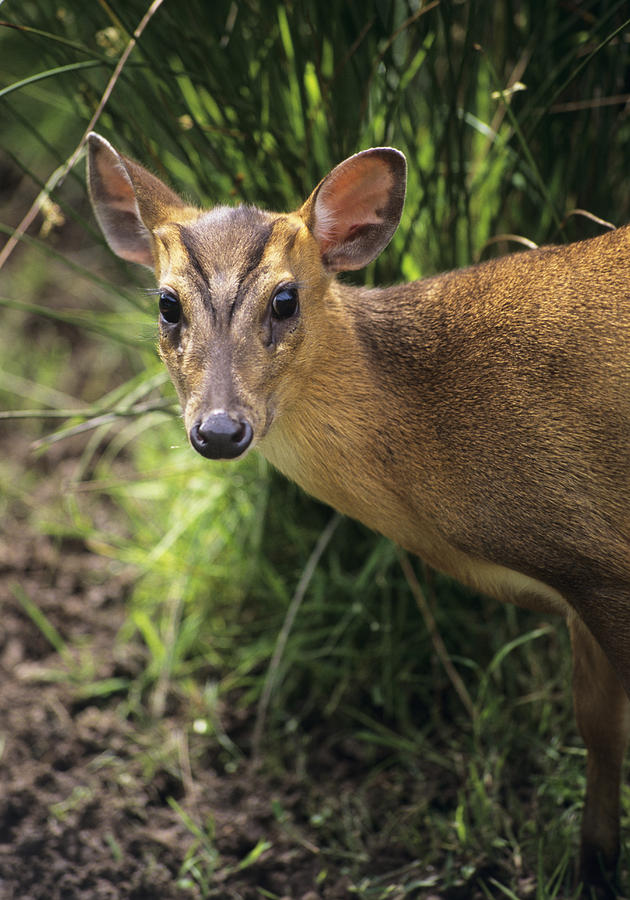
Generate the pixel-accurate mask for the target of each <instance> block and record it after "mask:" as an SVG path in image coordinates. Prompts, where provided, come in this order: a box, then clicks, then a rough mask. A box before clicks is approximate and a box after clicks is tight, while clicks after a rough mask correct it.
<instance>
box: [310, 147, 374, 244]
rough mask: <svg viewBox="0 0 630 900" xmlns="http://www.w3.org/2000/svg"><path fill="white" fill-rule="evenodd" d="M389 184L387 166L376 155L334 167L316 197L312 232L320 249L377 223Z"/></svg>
mask: <svg viewBox="0 0 630 900" xmlns="http://www.w3.org/2000/svg"><path fill="white" fill-rule="evenodd" d="M391 188H392V176H391V173H390V170H389V168H388V166H387V165H386V164H385V163H383V162H382V161H381V160H379V159H369V158H368V159H366V158H363V159H359V160H357V161H356V162H352V163H346V165H342V166H341V167H340V171H339V172H334V171H333V172H332V173H331V175H330V177H329V178H328V179H327V180H326V182H325V183H324V184H323V185H322V187H321V190H320V191H319V194H318V195H317V199H316V201H315V227H314V232H315V237H316V238H317V240H318V241H319V244H320V248H321V251H322V253H325V252H326V251H327V250H329V249H330V248H331V247H334V246H338V245H340V244H343V243H345V242H346V241H347V240H349V239H350V238H352V236H353V235H354V234H355V233H356V232H357V231H359V230H360V229H362V228H363V227H365V226H366V225H380V224H381V223H382V222H383V221H384V217H383V210H384V209H386V208H387V203H388V199H389V196H390V192H391Z"/></svg>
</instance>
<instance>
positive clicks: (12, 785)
mask: <svg viewBox="0 0 630 900" xmlns="http://www.w3.org/2000/svg"><path fill="white" fill-rule="evenodd" d="M127 587H128V585H127V584H126V583H125V579H124V577H121V576H120V575H118V576H115V575H112V573H111V571H110V567H109V564H108V563H107V561H106V560H103V559H100V558H98V557H97V556H95V555H94V554H93V553H90V552H89V550H88V549H87V548H85V547H83V546H81V545H80V544H77V543H76V542H68V541H65V542H64V541H58V540H55V539H53V538H49V537H46V536H42V535H40V534H36V533H34V532H33V531H31V530H30V528H29V527H28V525H27V524H26V523H25V522H24V521H20V519H19V517H8V518H7V519H6V520H5V522H4V533H3V535H2V537H1V538H0V604H1V610H2V629H1V631H0V683H1V685H2V690H1V696H0V748H1V761H0V898H2V900H10V898H20V900H57V898H59V900H62V898H63V900H88V898H89V900H106V898H107V900H113V898H128V900H145V898H146V900H155V898H163V900H168V898H171V897H172V898H175V897H177V898H183V897H191V898H192V897H199V896H202V893H201V891H202V887H201V886H200V884H199V881H200V880H201V878H198V879H195V878H194V877H193V876H192V875H191V874H189V875H188V876H186V873H185V868H186V867H185V860H186V859H187V858H189V859H194V858H199V862H198V867H199V868H200V869H201V870H202V874H203V877H205V879H206V880H207V890H208V891H209V892H211V893H208V894H207V895H208V896H209V895H212V896H217V897H225V898H232V897H233V898H250V897H251V898H260V897H261V896H263V895H262V894H261V893H260V891H259V888H263V889H264V890H267V891H268V892H269V893H270V895H276V896H278V897H296V898H305V900H306V898H308V900H314V898H315V897H318V896H320V894H319V892H318V890H317V888H316V885H317V875H318V872H319V871H320V870H321V869H322V865H321V860H320V859H319V858H318V851H317V846H316V844H315V843H314V841H313V839H312V837H309V835H308V834H307V833H306V832H303V830H302V827H301V826H299V825H298V824H297V823H296V822H295V821H293V822H287V821H284V822H283V823H282V824H281V823H279V822H278V818H277V813H274V809H276V810H277V809H279V808H281V809H282V811H283V817H285V819H286V817H287V816H288V818H289V820H290V819H292V818H293V814H292V810H293V809H294V808H295V806H296V803H298V802H299V801H298V800H297V799H296V797H297V795H296V790H295V785H293V784H291V779H290V778H289V780H288V783H286V784H284V785H280V784H275V785H273V784H271V783H270V782H269V781H268V780H267V781H266V782H265V779H263V778H262V776H260V775H257V774H256V773H253V772H252V771H250V770H249V769H248V767H247V766H245V765H243V766H240V767H239V768H238V771H236V772H233V773H231V774H228V773H226V772H225V770H223V771H219V770H218V768H217V767H216V766H215V765H213V759H212V752H213V749H212V747H209V746H208V743H209V742H207V741H206V742H204V741H203V740H202V739H201V738H198V739H197V738H196V736H194V735H193V736H192V740H193V741H196V743H195V745H194V746H191V743H190V741H191V736H190V734H189V732H190V711H189V710H188V711H186V710H182V711H180V712H179V713H178V711H177V710H169V711H168V712H167V713H166V714H165V715H164V716H163V717H161V718H160V719H159V720H155V719H153V720H152V719H150V718H148V717H147V719H146V720H145V721H138V720H137V717H136V720H135V721H131V720H130V719H129V717H128V716H126V715H125V710H124V708H123V705H122V700H121V697H122V696H123V693H122V692H123V688H124V686H125V684H126V683H127V681H128V680H129V679H133V678H134V677H136V676H137V675H138V673H139V671H140V668H141V666H142V654H141V650H140V648H137V652H135V651H133V649H132V651H131V652H129V645H128V644H126V645H125V648H124V651H123V649H121V648H122V643H117V640H116V637H117V632H118V629H119V628H120V626H121V624H122V622H123V619H124V601H125V594H126V591H127ZM24 596H26V598H31V600H32V601H33V602H34V603H36V605H37V607H38V608H39V609H40V610H41V612H42V613H43V614H44V615H45V617H46V620H47V622H48V623H49V624H50V625H51V626H52V627H53V628H54V629H55V630H56V632H57V633H58V634H59V635H60V636H62V638H63V641H64V644H65V648H64V649H62V653H61V655H60V653H58V652H56V651H55V650H54V649H53V647H52V645H51V643H50V641H49V640H48V639H47V637H46V636H45V635H44V634H43V633H42V629H41V627H40V626H39V625H37V624H35V622H34V621H33V618H32V617H31V615H29V614H28V611H27V610H26V609H25V604H24V600H23V598H24ZM123 652H124V655H123ZM82 669H84V670H85V671H86V674H87V673H88V671H89V684H90V685H93V684H100V685H102V686H103V687H104V688H105V689H106V692H105V693H104V694H103V696H102V697H99V696H98V694H96V695H95V696H94V695H93V696H90V693H91V692H93V691H94V688H90V692H88V693H87V694H86V690H85V685H84V684H82V683H81V680H80V679H81V671H82ZM112 679H113V680H112ZM118 679H119V680H120V681H119V682H118V681H116V680H118ZM117 684H119V685H120V692H118V691H117V690H116V685H117ZM234 724H235V726H237V725H238V723H237V722H235V723H234ZM156 747H157V748H162V752H161V754H160V756H161V758H159V759H158V762H157V763H156V761H155V750H154V749H152V748H156ZM147 767H148V769H149V771H147ZM173 801H174V802H175V804H177V805H178V806H179V809H178V808H176V807H175V804H174V803H173ZM186 815H188V816H190V818H191V820H192V821H193V822H194V823H197V824H198V825H199V826H200V827H202V828H203V826H204V825H205V824H207V823H208V822H209V821H213V822H214V825H213V830H214V834H213V835H212V834H211V832H208V833H209V834H210V837H209V839H208V845H207V846H205V845H204V846H200V843H199V840H198V839H197V837H196V836H195V834H194V833H193V832H192V831H191V828H190V827H189V826H188V825H187V824H186V822H185V821H184V817H185V816H186ZM261 842H267V843H268V844H269V847H268V849H267V850H265V851H263V852H262V854H261V855H260V857H259V859H258V861H257V862H255V863H253V864H252V865H251V866H248V867H246V868H245V869H243V870H242V871H239V870H238V865H239V863H240V862H241V861H242V860H243V859H244V858H245V857H246V856H247V854H248V853H249V852H250V851H252V850H254V848H256V847H260V846H261ZM204 849H205V851H206V852H205V854H203V853H201V852H200V851H203V850H204ZM213 852H214V853H216V857H215V859H216V866H213V864H212V860H213V857H212V853H213ZM327 868H329V867H327ZM327 880H328V879H327ZM332 880H333V881H334V880H335V879H332ZM328 881H329V880H328ZM345 889H346V885H345V883H344V880H343V878H340V879H338V880H337V883H336V884H332V883H330V881H329V884H328V886H327V888H326V896H327V897H331V898H334V897H343V896H345V895H346V893H345Z"/></svg>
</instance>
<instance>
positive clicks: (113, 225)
mask: <svg viewBox="0 0 630 900" xmlns="http://www.w3.org/2000/svg"><path fill="white" fill-rule="evenodd" d="M88 186H89V191H90V199H91V201H92V207H93V208H94V213H95V215H96V218H97V220H98V223H99V225H100V226H101V230H102V231H103V234H104V235H105V237H106V239H107V243H108V244H109V246H110V247H111V248H112V250H113V251H114V253H116V254H117V255H118V256H120V257H121V258H122V259H126V260H128V261H129V262H135V263H140V264H141V265H143V266H148V267H149V268H151V269H152V268H153V238H152V236H151V232H152V231H153V230H154V229H155V228H157V227H158V226H159V225H161V224H162V223H163V222H165V221H167V219H168V218H169V217H172V211H173V210H177V209H180V208H183V207H184V205H185V204H184V203H183V201H182V200H181V199H180V198H179V197H178V196H177V194H175V193H174V192H173V191H172V190H171V189H170V188H168V187H167V186H166V185H165V184H163V183H162V182H161V181H160V179H159V178H156V177H155V175H151V173H150V172H147V170H146V169H144V168H143V167H142V166H140V165H138V163H135V162H133V161H132V160H130V159H128V158H127V157H126V156H122V154H120V153H118V151H117V150H115V149H114V148H113V147H112V145H111V144H110V143H109V141H106V140H105V138H103V137H101V136H100V135H99V134H95V133H94V132H92V133H91V134H90V135H89V137H88Z"/></svg>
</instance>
